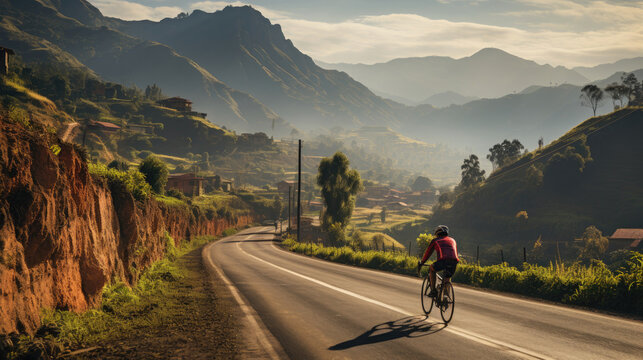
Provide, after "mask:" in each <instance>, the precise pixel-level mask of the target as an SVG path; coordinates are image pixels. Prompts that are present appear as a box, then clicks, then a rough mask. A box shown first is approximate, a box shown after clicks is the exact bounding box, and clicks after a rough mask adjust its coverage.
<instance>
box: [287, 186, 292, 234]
mask: <svg viewBox="0 0 643 360" xmlns="http://www.w3.org/2000/svg"><path fill="white" fill-rule="evenodd" d="M291 191H292V186H290V185H288V234H290V232H291V231H292V224H291V223H290V220H291V219H292V214H291V211H290V206H291V205H292V195H290V193H291Z"/></svg>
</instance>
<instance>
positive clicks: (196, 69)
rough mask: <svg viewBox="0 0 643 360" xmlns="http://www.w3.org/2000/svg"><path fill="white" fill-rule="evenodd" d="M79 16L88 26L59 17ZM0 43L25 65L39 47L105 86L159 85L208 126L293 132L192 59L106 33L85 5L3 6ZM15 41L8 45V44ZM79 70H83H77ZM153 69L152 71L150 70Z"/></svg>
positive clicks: (22, 2) (27, 1)
mask: <svg viewBox="0 0 643 360" xmlns="http://www.w3.org/2000/svg"><path fill="white" fill-rule="evenodd" d="M57 6H61V7H62V8H64V9H65V10H66V12H67V14H75V15H77V16H80V17H81V18H82V19H83V20H84V21H86V22H88V23H90V25H85V24H83V23H82V22H81V21H80V20H77V19H73V18H71V17H69V16H66V15H64V14H62V13H60V12H59V11H58V9H57ZM0 10H1V11H2V13H1V15H0V24H3V26H0V41H2V42H3V43H4V42H9V43H11V44H12V45H13V46H16V47H15V50H17V51H18V53H19V54H20V55H21V56H23V57H24V59H25V60H27V61H38V60H42V58H43V56H37V55H39V54H40V53H42V52H41V51H40V52H39V51H37V50H38V46H39V45H40V44H41V43H43V44H51V45H50V46H49V48H48V52H47V53H46V54H47V56H46V57H45V58H46V59H48V60H51V61H54V60H57V61H58V62H61V61H62V63H63V64H70V66H78V67H80V66H83V67H86V68H89V69H91V70H92V71H93V72H94V73H96V74H97V75H99V76H101V77H104V78H105V79H106V80H109V81H115V82H120V83H124V84H127V85H131V84H134V85H137V86H138V87H140V88H145V87H146V86H147V85H151V84H154V83H156V84H158V85H159V86H160V87H161V88H163V89H164V90H165V91H166V93H168V94H169V95H178V96H183V97H187V98H190V99H191V100H192V101H193V102H194V106H195V108H196V109H199V110H200V111H203V112H208V113H210V115H211V121H213V122H215V123H219V124H223V125H226V126H228V127H232V128H235V129H237V130H240V131H251V130H256V131H264V132H269V131H270V130H271V127H273V126H274V125H273V124H276V125H277V127H278V129H277V130H278V131H279V130H280V131H281V133H289V132H290V130H292V127H291V126H290V125H289V124H287V123H286V122H285V121H283V119H281V118H280V117H279V116H278V115H277V114H276V113H274V111H272V110H271V109H270V108H268V107H267V106H265V105H264V104H262V103H260V102H259V101H258V100H256V99H255V98H254V97H252V96H251V95H249V94H247V93H244V92H242V91H239V90H236V89H233V88H231V87H229V86H228V85H227V84H225V83H223V82H222V81H220V80H219V79H217V78H216V77H214V76H213V75H212V74H210V73H208V72H207V71H206V70H205V69H203V68H202V67H200V66H199V65H198V64H196V63H195V62H194V61H192V60H191V59H188V58H187V57H185V56H182V55H181V54H178V53H177V52H176V51H174V49H171V48H170V47H168V46H167V45H164V44H159V43H154V42H150V41H145V40H142V39H137V38H135V37H132V36H130V35H127V34H124V33H122V32H120V31H118V30H115V29H113V28H111V27H108V26H104V25H100V26H94V25H95V24H96V25H98V24H109V23H110V22H113V21H114V20H111V19H107V18H104V17H101V16H102V14H101V13H100V11H98V9H96V8H94V7H93V6H92V5H91V4H89V3H88V2H86V1H84V0H70V1H69V2H68V1H61V0H2V1H0ZM11 39H14V40H13V41H10V40H11ZM80 64H82V65H80ZM150 65H153V66H150Z"/></svg>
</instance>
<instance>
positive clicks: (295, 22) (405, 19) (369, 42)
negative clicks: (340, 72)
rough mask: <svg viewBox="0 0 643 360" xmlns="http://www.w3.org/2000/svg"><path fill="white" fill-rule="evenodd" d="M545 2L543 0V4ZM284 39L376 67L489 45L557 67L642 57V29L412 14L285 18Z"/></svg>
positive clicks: (313, 52) (320, 55) (325, 56)
mask: <svg viewBox="0 0 643 360" xmlns="http://www.w3.org/2000/svg"><path fill="white" fill-rule="evenodd" d="M543 1H544V0H543ZM279 23H280V24H281V25H282V29H283V31H284V32H285V34H286V36H287V37H289V38H290V39H291V40H292V41H293V43H294V44H295V45H296V46H297V47H298V48H299V49H301V50H302V51H303V52H305V53H307V54H309V55H310V56H312V57H313V58H315V59H319V60H322V61H325V62H364V63H374V62H382V61H387V60H390V59H393V58H398V57H414V56H428V55H443V56H451V57H463V56H468V55H471V54H472V53H474V52H476V51H478V50H480V49H481V48H485V47H496V48H500V49H503V50H505V51H508V52H510V53H513V54H515V55H517V56H521V57H524V58H528V59H531V60H535V61H537V62H540V63H550V64H554V65H567V66H576V65H595V64H596V63H600V62H609V61H614V60H617V59H619V58H623V57H634V56H640V55H641V54H643V28H642V27H641V26H640V25H638V24H637V25H633V26H631V27H628V28H626V29H623V30H619V29H618V28H614V29H601V30H591V31H584V32H578V31H552V30H546V29H543V30H535V31H530V30H524V29H518V28H514V27H504V26H493V25H484V24H478V23H471V22H453V21H448V20H436V19H430V18H427V17H423V16H420V15H414V14H388V15H379V16H365V17H360V18H356V19H350V20H346V21H343V22H339V23H327V22H318V21H308V20H301V19H292V18H284V19H281V20H280V21H279Z"/></svg>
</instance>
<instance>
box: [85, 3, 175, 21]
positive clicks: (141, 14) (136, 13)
mask: <svg viewBox="0 0 643 360" xmlns="http://www.w3.org/2000/svg"><path fill="white" fill-rule="evenodd" d="M92 4H93V5H94V6H96V7H97V8H98V9H100V11H101V12H102V13H103V15H105V16H111V17H115V18H119V19H123V20H145V19H148V20H162V19H164V18H167V17H175V16H176V15H178V14H179V13H180V12H182V11H183V9H181V8H180V7H177V6H157V7H152V6H145V5H141V4H138V3H135V2H130V1H124V0H94V1H92Z"/></svg>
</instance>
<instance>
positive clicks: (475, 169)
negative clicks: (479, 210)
mask: <svg viewBox="0 0 643 360" xmlns="http://www.w3.org/2000/svg"><path fill="white" fill-rule="evenodd" d="M460 169H462V180H461V181H460V186H461V187H463V188H465V189H466V188H469V187H471V186H473V185H476V184H479V183H481V182H483V181H484V173H485V171H484V170H480V161H479V160H478V157H477V156H476V155H474V154H471V155H470V156H469V158H468V159H464V163H463V164H462V166H460Z"/></svg>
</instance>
